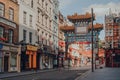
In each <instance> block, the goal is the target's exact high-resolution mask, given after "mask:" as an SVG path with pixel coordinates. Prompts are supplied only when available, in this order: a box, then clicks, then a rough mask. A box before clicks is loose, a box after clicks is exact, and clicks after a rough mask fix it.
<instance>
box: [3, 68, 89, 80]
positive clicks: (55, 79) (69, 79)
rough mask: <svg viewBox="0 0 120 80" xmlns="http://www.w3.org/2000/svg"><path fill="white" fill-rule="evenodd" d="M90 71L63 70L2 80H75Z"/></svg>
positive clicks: (83, 69)
mask: <svg viewBox="0 0 120 80" xmlns="http://www.w3.org/2000/svg"><path fill="white" fill-rule="evenodd" d="M88 70H89V69H85V68H82V69H79V68H75V69H70V70H68V69H63V70H54V71H48V72H36V73H33V74H28V75H19V76H14V77H8V78H3V79H1V80H74V79H75V78H76V77H78V76H80V75H81V74H83V73H85V72H86V71H88Z"/></svg>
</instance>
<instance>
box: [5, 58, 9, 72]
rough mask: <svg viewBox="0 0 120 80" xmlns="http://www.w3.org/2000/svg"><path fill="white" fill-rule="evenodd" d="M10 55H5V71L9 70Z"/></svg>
mask: <svg viewBox="0 0 120 80" xmlns="http://www.w3.org/2000/svg"><path fill="white" fill-rule="evenodd" d="M8 60H9V57H8V56H4V72H8Z"/></svg>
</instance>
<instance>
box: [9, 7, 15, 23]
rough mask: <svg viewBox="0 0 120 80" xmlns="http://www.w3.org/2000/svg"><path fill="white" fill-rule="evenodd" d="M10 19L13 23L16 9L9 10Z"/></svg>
mask: <svg viewBox="0 0 120 80" xmlns="http://www.w3.org/2000/svg"><path fill="white" fill-rule="evenodd" d="M9 19H10V20H11V21H13V20H14V9H12V8H9Z"/></svg>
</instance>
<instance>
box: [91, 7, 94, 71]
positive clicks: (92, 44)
mask: <svg viewBox="0 0 120 80" xmlns="http://www.w3.org/2000/svg"><path fill="white" fill-rule="evenodd" d="M91 13H92V19H91V21H92V29H91V30H92V35H91V40H92V62H91V63H92V72H94V59H93V57H94V56H93V50H94V48H93V8H91Z"/></svg>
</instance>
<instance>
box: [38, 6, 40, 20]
mask: <svg viewBox="0 0 120 80" xmlns="http://www.w3.org/2000/svg"><path fill="white" fill-rule="evenodd" d="M37 16H38V17H37V18H38V19H37V21H38V22H40V10H39V8H38V15H37Z"/></svg>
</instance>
